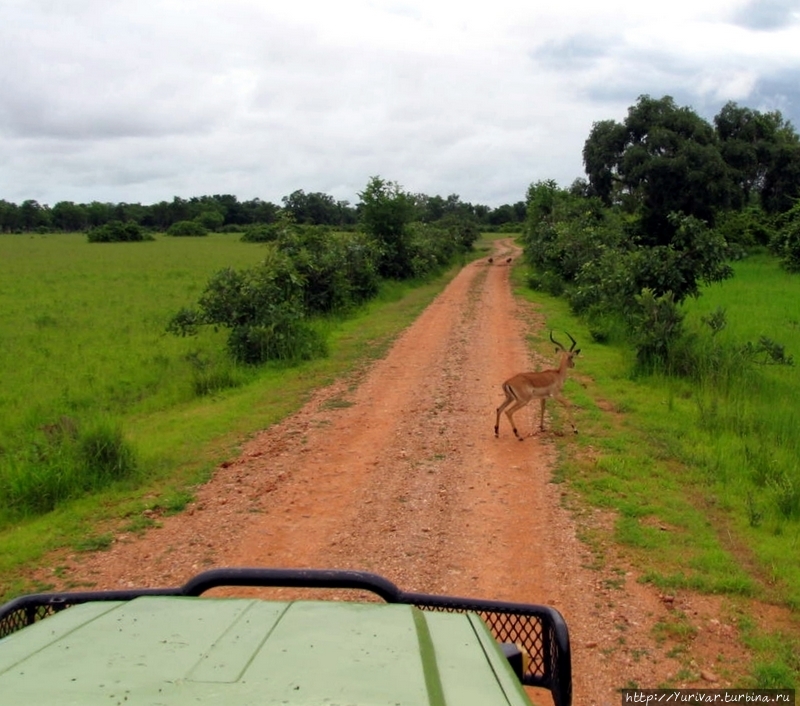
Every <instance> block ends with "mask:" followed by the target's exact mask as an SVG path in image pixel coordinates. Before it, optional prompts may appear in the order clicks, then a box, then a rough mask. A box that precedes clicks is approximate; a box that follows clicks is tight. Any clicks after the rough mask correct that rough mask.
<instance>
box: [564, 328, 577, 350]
mask: <svg viewBox="0 0 800 706" xmlns="http://www.w3.org/2000/svg"><path fill="white" fill-rule="evenodd" d="M566 334H567V336H569V331H567V332H566ZM569 340H570V341H572V348H570V351H572V350H573V349H574V348H575V346H576V345H577V344H578V342H577V341H576V340H575V339H574V338H573V337H572V336H569Z"/></svg>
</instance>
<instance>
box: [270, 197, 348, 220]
mask: <svg viewBox="0 0 800 706" xmlns="http://www.w3.org/2000/svg"><path fill="white" fill-rule="evenodd" d="M283 207H284V209H286V210H287V211H288V212H289V213H291V214H292V217H293V218H294V221H295V223H298V224H300V225H321V226H336V225H340V224H341V222H342V204H341V202H340V203H337V202H336V201H335V200H334V199H333V197H332V196H329V195H328V194H322V193H319V192H316V193H310V194H307V193H305V192H304V191H303V190H302V189H298V190H297V191H294V192H292V193H291V194H290V195H289V196H284V197H283Z"/></svg>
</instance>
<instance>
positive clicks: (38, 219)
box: [19, 199, 50, 231]
mask: <svg viewBox="0 0 800 706" xmlns="http://www.w3.org/2000/svg"><path fill="white" fill-rule="evenodd" d="M19 219H20V227H21V228H22V230H25V231H31V230H37V229H39V228H46V227H48V226H49V225H50V210H49V209H48V208H47V207H46V206H40V205H39V202H38V201H34V200H33V199H28V200H27V201H23V202H22V205H21V206H20V207H19Z"/></svg>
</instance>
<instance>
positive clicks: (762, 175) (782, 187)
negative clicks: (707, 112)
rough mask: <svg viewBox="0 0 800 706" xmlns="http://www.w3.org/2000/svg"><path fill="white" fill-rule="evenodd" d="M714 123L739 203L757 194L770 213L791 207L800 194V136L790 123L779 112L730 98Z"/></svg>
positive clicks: (745, 203)
mask: <svg viewBox="0 0 800 706" xmlns="http://www.w3.org/2000/svg"><path fill="white" fill-rule="evenodd" d="M714 124H715V125H716V130H717V134H718V135H719V139H720V149H721V153H722V157H723V159H724V160H725V162H726V163H727V165H728V167H729V168H730V170H731V173H732V179H733V181H734V183H735V184H736V186H737V188H738V190H739V204H740V205H741V206H746V205H747V204H749V203H750V202H751V198H752V197H754V196H757V197H758V199H759V202H760V204H761V205H762V206H763V207H764V209H765V210H767V211H768V212H772V213H776V212H783V211H787V210H789V209H791V208H792V206H793V205H794V200H795V199H796V198H797V197H798V196H800V138H799V137H798V135H797V133H796V132H795V130H794V128H793V127H792V125H791V123H789V122H788V121H786V120H784V119H783V116H782V115H781V114H780V112H779V111H773V112H769V113H760V112H759V111H757V110H752V109H750V108H746V107H743V106H739V105H737V104H736V103H734V102H732V101H731V102H728V103H726V104H725V106H723V108H722V110H720V112H719V114H718V115H717V116H716V117H715V118H714Z"/></svg>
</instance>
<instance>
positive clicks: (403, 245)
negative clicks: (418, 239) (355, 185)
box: [359, 176, 414, 279]
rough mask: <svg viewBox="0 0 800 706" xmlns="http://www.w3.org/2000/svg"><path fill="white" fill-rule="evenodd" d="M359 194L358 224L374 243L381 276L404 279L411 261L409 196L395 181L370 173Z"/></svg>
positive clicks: (410, 210)
mask: <svg viewBox="0 0 800 706" xmlns="http://www.w3.org/2000/svg"><path fill="white" fill-rule="evenodd" d="M359 196H360V197H361V209H360V213H361V224H362V226H363V228H364V230H365V231H366V232H367V233H368V234H369V235H371V236H372V237H373V238H374V239H375V241H376V242H377V243H378V248H379V252H380V260H379V265H378V272H379V274H380V275H381V277H386V278H391V279H406V278H408V277H411V276H413V273H414V268H413V267H412V262H411V254H412V253H411V235H410V233H409V230H408V225H409V223H410V222H411V219H412V216H413V213H414V206H413V200H412V198H411V197H410V196H409V195H408V194H407V193H406V192H404V191H403V189H402V188H401V187H400V185H399V184H397V183H396V182H392V181H386V180H384V179H381V178H380V177H378V176H374V177H372V178H371V179H370V180H369V182H368V184H367V186H366V188H365V189H364V191H362V192H361V193H359Z"/></svg>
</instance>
